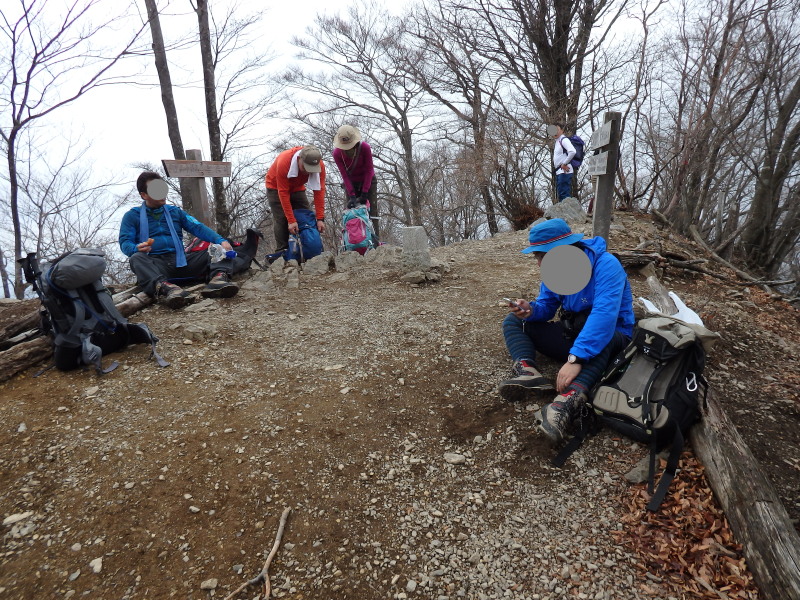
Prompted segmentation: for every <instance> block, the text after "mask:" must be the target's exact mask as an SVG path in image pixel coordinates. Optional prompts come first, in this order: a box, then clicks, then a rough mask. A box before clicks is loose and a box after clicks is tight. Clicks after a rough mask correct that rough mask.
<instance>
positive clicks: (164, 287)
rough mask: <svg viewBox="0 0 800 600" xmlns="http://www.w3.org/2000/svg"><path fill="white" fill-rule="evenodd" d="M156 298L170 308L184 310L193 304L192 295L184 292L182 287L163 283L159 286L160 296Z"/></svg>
mask: <svg viewBox="0 0 800 600" xmlns="http://www.w3.org/2000/svg"><path fill="white" fill-rule="evenodd" d="M156 298H157V299H158V300H159V301H160V302H161V303H162V304H165V305H167V306H168V307H169V308H173V309H174V308H183V307H184V306H186V305H187V304H190V303H191V302H192V298H191V294H189V292H187V291H186V290H184V289H183V288H182V287H179V286H177V285H175V284H174V283H169V282H167V281H162V282H161V285H160V286H158V294H157V295H156Z"/></svg>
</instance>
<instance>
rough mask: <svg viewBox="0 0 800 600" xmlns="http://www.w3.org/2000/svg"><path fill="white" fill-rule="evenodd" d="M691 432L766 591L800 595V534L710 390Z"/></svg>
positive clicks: (783, 599)
mask: <svg viewBox="0 0 800 600" xmlns="http://www.w3.org/2000/svg"><path fill="white" fill-rule="evenodd" d="M689 437H690V440H691V442H692V446H693V448H694V450H695V453H696V454H697V456H698V458H699V459H700V460H701V462H702V463H703V465H704V466H705V470H706V476H707V477H708V481H709V483H710V484H711V488H712V489H713V490H714V495H715V496H716V497H717V499H718V500H719V503H720V505H722V509H723V510H724V511H725V516H726V517H727V518H728V521H729V522H730V525H731V529H732V530H733V533H734V535H735V536H736V540H737V541H738V542H739V543H741V544H742V546H743V552H744V556H745V558H746V559H747V564H748V567H749V568H750V570H751V571H752V573H753V576H754V578H755V581H756V583H757V584H758V586H759V588H760V590H761V593H762V596H763V597H764V598H770V600H797V599H798V598H800V535H798V533H797V531H796V530H795V528H794V526H793V525H792V522H791V520H790V519H789V515H788V513H787V512H786V509H785V508H784V506H783V504H782V503H781V501H780V498H779V497H778V494H777V492H776V491H775V488H774V487H773V485H772V483H771V482H770V481H769V479H767V477H766V475H765V474H764V470H763V469H762V468H761V466H760V465H759V464H758V461H757V460H756V458H755V457H754V456H753V454H752V452H751V451H750V449H749V448H748V447H747V444H746V443H745V442H744V440H743V439H742V437H741V436H740V435H739V432H738V431H737V430H736V427H735V425H734V424H733V423H732V422H731V421H730V419H729V418H728V416H727V415H726V414H725V411H724V409H723V407H722V406H721V405H720V403H719V401H718V400H717V399H716V397H715V395H714V394H712V393H711V392H709V394H708V402H707V405H706V406H705V407H703V419H702V420H701V421H700V423H698V424H697V425H695V426H694V427H693V428H692V430H691V432H690V435H689Z"/></svg>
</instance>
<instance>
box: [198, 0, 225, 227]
mask: <svg viewBox="0 0 800 600" xmlns="http://www.w3.org/2000/svg"><path fill="white" fill-rule="evenodd" d="M195 12H196V13H197V22H198V27H199V31H200V57H201V59H202V62H203V86H204V88H205V99H206V120H207V121H208V141H209V147H210V149H211V160H223V158H222V136H221V134H220V126H219V113H218V112H217V90H216V81H215V77H214V59H213V55H212V51H211V30H210V28H209V25H208V2H207V0H198V1H197V8H195ZM211 186H212V189H213V191H214V211H215V213H216V220H217V231H218V232H219V233H220V235H222V236H224V237H229V236H230V234H231V217H230V213H229V211H228V206H227V204H226V202H225V187H224V185H223V181H222V178H221V177H215V178H214V179H213V180H212V183H211Z"/></svg>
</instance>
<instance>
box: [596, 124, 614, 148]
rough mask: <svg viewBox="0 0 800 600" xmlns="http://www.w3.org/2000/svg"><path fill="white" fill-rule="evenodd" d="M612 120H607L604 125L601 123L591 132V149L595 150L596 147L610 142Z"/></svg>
mask: <svg viewBox="0 0 800 600" xmlns="http://www.w3.org/2000/svg"><path fill="white" fill-rule="evenodd" d="M612 122H613V121H609V122H608V123H606V124H605V125H603V126H602V127H601V128H600V129H595V131H594V132H593V133H592V141H591V146H592V149H594V150H596V149H597V148H602V147H603V146H608V144H609V143H611V123H612Z"/></svg>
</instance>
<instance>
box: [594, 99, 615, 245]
mask: <svg viewBox="0 0 800 600" xmlns="http://www.w3.org/2000/svg"><path fill="white" fill-rule="evenodd" d="M621 119H622V113H618V112H607V113H606V114H605V120H604V123H608V122H609V121H610V122H611V139H610V140H609V145H608V160H607V163H606V169H605V174H603V175H599V176H598V178H597V186H596V187H595V195H594V213H593V217H592V234H593V235H594V236H595V237H602V238H604V239H605V240H606V241H608V234H609V231H610V230H611V212H612V210H613V208H614V180H615V179H616V177H617V163H618V162H619V125H620V121H621Z"/></svg>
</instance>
